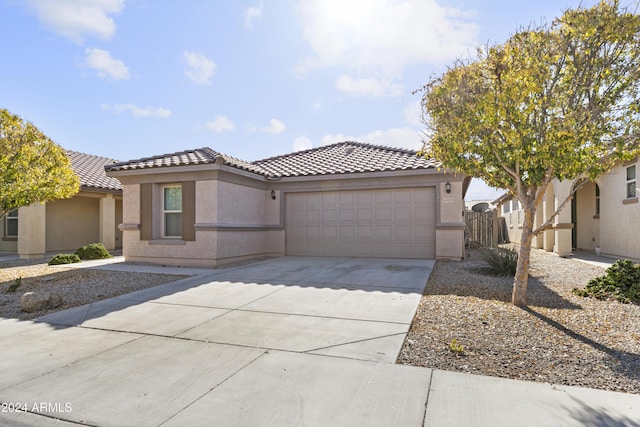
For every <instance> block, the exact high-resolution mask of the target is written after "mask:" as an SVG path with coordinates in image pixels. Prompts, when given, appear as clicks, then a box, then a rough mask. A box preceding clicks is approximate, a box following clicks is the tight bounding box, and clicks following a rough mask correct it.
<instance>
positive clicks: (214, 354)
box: [0, 257, 640, 426]
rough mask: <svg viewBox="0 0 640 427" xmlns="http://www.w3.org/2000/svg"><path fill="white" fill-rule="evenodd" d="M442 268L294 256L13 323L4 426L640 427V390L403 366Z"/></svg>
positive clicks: (6, 358)
mask: <svg viewBox="0 0 640 427" xmlns="http://www.w3.org/2000/svg"><path fill="white" fill-rule="evenodd" d="M85 266H86V265H85ZM93 267H94V268H110V269H115V268H134V267H132V266H130V265H127V264H121V263H117V262H116V263H115V264H111V265H110V266H109V267H106V266H93ZM135 267H144V268H147V266H135ZM432 267H433V262H431V261H420V260H396V259H394V260H391V259H384V260H383V259H352V258H297V257H286V258H278V259H272V260H267V261H262V262H258V263H254V264H248V265H244V266H239V267H234V268H229V269H222V270H206V269H205V270H202V269H193V270H194V271H191V273H193V276H192V277H189V278H187V279H182V280H179V281H176V282H173V283H168V284H165V285H161V286H157V287H154V288H149V289H145V290H142V291H138V292H135V293H132V294H128V295H123V296H121V297H117V298H113V299H110V300H106V301H101V302H97V303H94V304H90V305H87V306H83V307H76V308H73V309H70V310H66V311H62V312H57V313H53V314H51V315H48V316H44V317H42V318H40V319H38V320H37V321H35V322H25V321H22V322H21V321H17V320H13V319H3V320H0V352H1V356H0V357H1V358H2V375H0V401H1V402H2V404H3V407H2V408H3V409H5V408H6V411H4V412H0V425H8V426H25V425H26V426H49V425H60V426H71V425H78V424H80V425H91V426H107V425H108V426H112V425H113V426H128V425H131V426H159V425H163V426H184V425H190V426H200V425H206V426H208V425H221V426H226V425H234V426H235V425H246V426H256V425H264V426H273V425H278V426H280V425H290V426H297V425H307V426H326V425H335V426H341V425H344V426H347V425H348V426H352V425H363V426H370V425H379V426H396V425H397V426H421V425H428V426H458V425H460V426H512V425H520V426H540V425H549V426H555V425H558V426H584V425H594V426H595V425H619V426H637V425H640V396H637V395H630V394H622V393H612V392H604V391H596V390H590V389H583V388H576V387H560V386H552V385H547V384H539V383H530V382H520V381H514V380H507V379H498V378H491V377H482V376H474V375H468V374H460V373H454V372H446V371H438V370H431V369H427V368H418V367H412V366H402V365H396V364H395V363H394V362H395V360H396V358H397V355H398V353H399V351H400V348H401V346H402V343H403V341H404V338H405V336H406V333H407V331H408V329H409V327H410V324H411V321H412V318H413V315H414V313H415V309H416V307H417V304H418V303H419V301H420V297H421V294H422V290H423V288H424V286H425V284H426V281H427V279H428V276H429V274H430V271H431V268H432ZM153 268H158V267H153ZM160 268H162V267H160ZM185 270H186V269H181V270H180V272H181V274H184V271H185ZM145 271H146V270H145ZM166 271H167V270H165V272H166ZM594 375H597V373H594ZM16 405H18V406H20V408H21V409H22V408H26V409H27V411H28V412H26V413H25V412H20V413H17V412H15V408H16ZM12 410H13V412H12ZM56 419H59V420H60V421H56Z"/></svg>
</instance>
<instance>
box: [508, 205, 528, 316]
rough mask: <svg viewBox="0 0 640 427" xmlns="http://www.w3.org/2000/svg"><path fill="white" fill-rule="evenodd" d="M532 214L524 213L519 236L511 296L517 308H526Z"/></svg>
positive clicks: (526, 211)
mask: <svg viewBox="0 0 640 427" xmlns="http://www.w3.org/2000/svg"><path fill="white" fill-rule="evenodd" d="M532 232H533V213H532V212H531V211H529V210H526V209H525V211H524V222H523V224H522V235H521V236H520V251H519V253H518V266H517V268H516V275H515V277H514V279H513V294H512V295H511V302H513V304H514V305H517V306H518V307H526V306H527V285H528V284H529V261H530V259H531V242H532V241H533V237H534V236H533V234H532Z"/></svg>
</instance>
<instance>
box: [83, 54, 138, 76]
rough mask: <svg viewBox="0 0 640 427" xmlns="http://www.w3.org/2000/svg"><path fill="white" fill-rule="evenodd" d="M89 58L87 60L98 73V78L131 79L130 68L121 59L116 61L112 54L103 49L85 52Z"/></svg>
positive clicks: (88, 64)
mask: <svg viewBox="0 0 640 427" xmlns="http://www.w3.org/2000/svg"><path fill="white" fill-rule="evenodd" d="M85 52H86V54H87V57H86V59H85V61H86V64H87V66H88V67H89V68H93V69H94V70H97V71H98V76H100V77H102V78H109V79H113V80H125V79H128V78H129V68H128V67H127V66H126V65H124V62H122V61H120V60H119V59H114V58H112V57H111V54H110V53H109V52H108V51H106V50H102V49H91V48H88V49H86V50H85Z"/></svg>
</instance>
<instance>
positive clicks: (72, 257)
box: [48, 254, 80, 265]
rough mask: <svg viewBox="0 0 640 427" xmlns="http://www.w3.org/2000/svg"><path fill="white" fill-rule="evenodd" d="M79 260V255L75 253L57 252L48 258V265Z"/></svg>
mask: <svg viewBox="0 0 640 427" xmlns="http://www.w3.org/2000/svg"><path fill="white" fill-rule="evenodd" d="M74 262H80V257H79V256H78V255H76V254H58V255H56V256H54V257H53V258H51V259H50V260H49V263H48V264H49V265H60V264H72V263H74Z"/></svg>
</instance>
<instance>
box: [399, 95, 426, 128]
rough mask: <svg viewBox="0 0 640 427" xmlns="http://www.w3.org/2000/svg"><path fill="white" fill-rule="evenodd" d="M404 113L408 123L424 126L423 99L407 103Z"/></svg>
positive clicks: (405, 120)
mask: <svg viewBox="0 0 640 427" xmlns="http://www.w3.org/2000/svg"><path fill="white" fill-rule="evenodd" d="M402 115H403V116H404V122H405V123H406V124H408V125H413V126H422V127H424V123H423V122H422V100H420V99H418V100H415V101H413V102H410V103H409V104H407V105H405V107H404V108H403V109H402Z"/></svg>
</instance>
